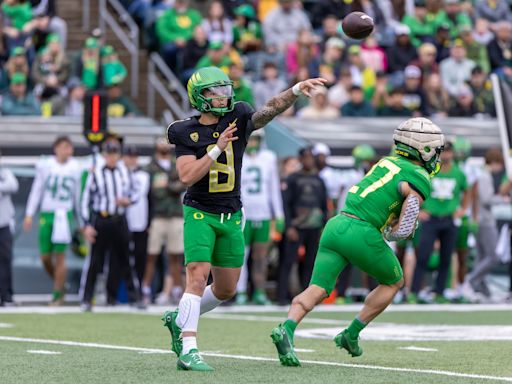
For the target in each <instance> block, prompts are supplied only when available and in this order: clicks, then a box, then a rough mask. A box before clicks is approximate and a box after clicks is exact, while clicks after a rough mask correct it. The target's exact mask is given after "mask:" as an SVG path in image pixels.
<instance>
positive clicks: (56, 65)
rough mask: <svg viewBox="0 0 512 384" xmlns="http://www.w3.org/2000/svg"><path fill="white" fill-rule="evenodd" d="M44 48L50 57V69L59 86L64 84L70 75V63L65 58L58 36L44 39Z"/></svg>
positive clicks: (50, 35)
mask: <svg viewBox="0 0 512 384" xmlns="http://www.w3.org/2000/svg"><path fill="white" fill-rule="evenodd" d="M46 48H47V49H48V52H49V54H50V56H51V63H52V66H53V68H52V69H53V72H54V73H55V75H56V76H57V78H58V79H59V84H66V82H67V81H68V80H69V77H70V75H71V62H70V61H69V59H68V57H67V56H66V52H65V51H64V46H63V45H62V43H61V40H60V37H59V35H57V34H55V33H51V34H49V35H48V37H47V38H46Z"/></svg>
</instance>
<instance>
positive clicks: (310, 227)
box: [277, 148, 328, 305]
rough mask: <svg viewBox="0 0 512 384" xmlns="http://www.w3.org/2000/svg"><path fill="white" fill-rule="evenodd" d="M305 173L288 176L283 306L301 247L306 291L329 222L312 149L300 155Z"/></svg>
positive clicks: (281, 282)
mask: <svg viewBox="0 0 512 384" xmlns="http://www.w3.org/2000/svg"><path fill="white" fill-rule="evenodd" d="M299 159H300V162H301V164H302V169H301V170H300V171H299V172H296V173H293V174H291V175H290V176H288V178H287V180H286V189H285V191H284V196H283V203H284V211H285V218H286V238H287V241H288V243H287V247H286V252H285V253H284V254H283V255H281V258H280V260H279V278H278V287H277V295H278V302H279V304H280V305H284V304H286V303H287V302H288V282H289V277H290V270H291V269H292V266H293V265H294V264H295V262H296V261H298V259H299V257H298V256H299V247H300V246H301V245H303V246H304V248H305V255H304V258H303V259H302V261H300V262H299V275H300V283H301V285H302V287H303V288H304V287H306V286H307V285H308V284H309V281H310V279H311V273H312V271H313V264H314V261H315V256H316V251H317V249H318V242H319V240H320V233H321V230H322V228H323V227H324V225H325V222H326V220H327V215H328V211H327V199H328V197H327V189H326V187H325V183H324V182H323V180H322V179H321V178H320V176H319V175H318V171H317V170H316V169H315V166H316V164H315V158H314V157H313V154H312V151H311V149H310V148H302V149H301V150H300V151H299Z"/></svg>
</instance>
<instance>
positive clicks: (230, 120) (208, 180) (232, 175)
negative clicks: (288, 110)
mask: <svg viewBox="0 0 512 384" xmlns="http://www.w3.org/2000/svg"><path fill="white" fill-rule="evenodd" d="M253 113H254V110H253V109H252V107H251V106H250V105H249V104H247V103H245V102H237V103H235V106H234V108H233V110H232V111H231V112H228V113H226V114H225V115H224V116H222V117H221V118H220V119H219V122H218V123H217V124H212V125H204V124H201V123H199V116H194V117H190V118H188V119H185V120H178V121H175V122H174V123H172V124H171V125H169V127H168V128H167V139H168V140H169V143H171V144H176V157H180V156H184V155H194V156H195V157H196V158H197V159H200V158H201V157H203V156H205V155H206V153H207V152H208V151H209V150H210V149H212V148H213V147H214V146H215V145H216V144H217V140H218V139H219V136H220V134H221V133H222V132H223V131H224V130H225V129H226V128H227V127H228V126H231V127H233V126H236V127H237V130H236V131H235V133H234V136H238V140H235V141H232V142H230V143H229V144H228V146H227V147H226V149H225V150H224V151H223V152H222V153H221V155H220V156H219V158H218V159H217V160H216V161H214V162H213V164H212V165H211V167H210V171H209V172H208V173H207V174H206V175H205V176H204V177H203V178H202V179H201V180H199V181H198V182H197V183H195V184H194V185H192V186H190V187H188V189H187V192H186V194H185V197H184V199H183V203H184V204H185V205H188V206H191V207H194V208H197V209H200V210H202V211H205V212H209V213H234V212H237V211H239V210H240V209H241V208H242V202H241V200H240V179H241V170H242V157H243V155H244V152H245V147H246V146H247V139H248V138H249V136H250V134H251V132H252V131H253V130H254V126H253V124H252V121H251V118H252V115H253Z"/></svg>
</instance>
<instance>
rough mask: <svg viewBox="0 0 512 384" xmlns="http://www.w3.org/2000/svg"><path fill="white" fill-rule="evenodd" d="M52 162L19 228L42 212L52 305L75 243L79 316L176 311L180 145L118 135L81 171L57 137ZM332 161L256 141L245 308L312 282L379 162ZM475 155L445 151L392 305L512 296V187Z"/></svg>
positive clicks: (7, 299) (246, 169) (4, 268)
mask: <svg viewBox="0 0 512 384" xmlns="http://www.w3.org/2000/svg"><path fill="white" fill-rule="evenodd" d="M54 153H55V156H54V157H51V158H44V159H42V160H41V161H40V163H38V166H37V168H36V177H35V179H34V182H33V185H32V190H31V193H30V196H29V201H28V202H27V207H26V212H25V220H24V223H23V226H24V229H25V230H26V231H30V230H32V226H35V225H33V222H34V223H36V221H34V220H35V218H36V217H39V222H38V225H37V227H38V230H39V247H40V252H41V260H42V263H43V265H44V267H45V270H46V271H47V272H48V274H49V275H50V277H51V278H52V279H53V280H54V292H53V300H52V305H60V304H62V302H63V300H64V293H65V289H66V285H65V281H66V272H65V271H66V268H65V252H66V248H67V247H68V245H71V249H72V250H73V252H74V253H75V254H77V255H80V256H81V257H85V262H84V266H83V272H82V279H81V289H80V298H81V300H82V306H83V309H84V310H90V309H91V308H92V304H93V303H94V302H96V303H100V302H101V299H100V298H99V295H100V296H101V295H103V300H105V302H106V303H107V304H109V305H115V304H116V303H118V302H119V301H123V300H124V301H126V300H127V301H128V302H130V303H132V304H134V305H138V306H140V307H141V308H144V307H146V306H147V305H148V304H150V303H153V302H156V303H157V304H176V303H177V302H178V301H179V299H180V297H181V295H182V293H183V284H184V281H183V276H184V267H183V213H182V196H183V192H184V191H185V189H186V187H185V186H184V185H183V184H182V183H181V182H180V181H179V177H178V175H177V172H176V164H175V161H176V158H175V155H174V149H173V147H172V146H170V145H169V144H167V142H166V141H165V140H163V139H160V140H159V141H158V142H157V143H156V146H155V152H154V155H153V156H152V158H151V161H150V162H149V164H147V163H146V164H147V165H145V166H142V165H141V161H140V158H139V152H138V150H137V148H136V147H134V146H132V145H126V144H124V143H123V139H122V137H119V136H118V135H114V134H110V135H109V136H108V138H107V140H106V142H105V143H104V144H103V147H102V152H101V154H98V155H97V156H96V157H94V158H93V159H88V160H86V161H85V160H84V159H82V160H81V161H80V163H81V166H78V165H77V162H76V159H75V158H73V143H72V142H71V141H70V140H69V138H67V137H59V138H58V139H57V140H56V141H55V145H54ZM330 155H331V154H330V149H329V147H328V146H327V145H325V144H322V143H317V144H315V145H314V146H312V147H304V148H302V149H301V150H300V151H299V153H298V154H297V156H293V157H288V158H285V159H281V161H278V160H277V157H276V156H275V154H273V153H272V152H271V151H269V150H267V149H266V148H265V145H264V140H263V138H262V136H261V134H260V135H252V136H251V138H250V139H249V143H248V146H247V151H246V155H245V159H244V163H243V168H242V201H243V204H244V207H245V212H246V213H245V215H246V218H247V220H248V221H247V224H246V226H245V230H244V233H245V239H246V264H245V266H244V268H243V272H242V275H241V278H240V282H239V284H238V287H237V291H238V293H237V296H236V299H235V302H236V304H247V303H249V302H252V303H255V304H269V303H271V302H275V303H278V304H280V305H286V304H288V303H289V301H290V299H291V297H293V294H294V293H296V292H298V291H299V290H301V289H304V288H306V287H307V285H308V284H309V280H310V278H311V273H312V268H313V264H314V261H315V257H316V251H317V248H318V243H319V239H320V235H321V232H322V229H323V227H324V225H325V223H326V222H327V220H328V219H329V218H330V217H332V216H334V215H336V214H337V213H338V212H340V211H342V210H343V207H344V201H345V198H346V196H347V194H348V193H350V188H351V186H353V185H354V184H356V183H358V182H359V181H360V180H361V179H362V178H363V177H364V175H365V174H366V173H367V172H369V171H370V170H371V168H372V166H373V165H374V164H375V163H376V162H377V161H378V160H379V158H380V156H378V155H377V154H376V152H375V150H374V149H373V148H372V147H371V146H369V145H365V144H361V145H358V146H357V147H355V148H354V149H353V152H352V157H353V166H352V167H351V168H345V169H338V168H333V167H331V166H329V165H328V161H329V158H330ZM470 156H471V144H470V143H469V141H468V140H466V139H464V138H455V139H454V140H452V141H450V142H449V143H448V144H447V145H446V148H445V151H444V152H443V153H442V155H441V162H442V166H441V170H440V172H439V173H438V174H437V175H436V176H435V177H434V178H433V180H432V194H431V197H430V198H429V199H427V201H426V202H425V204H424V205H423V207H422V210H421V213H420V217H419V227H418V229H417V230H416V232H415V234H414V237H413V238H412V239H411V240H410V241H403V242H400V243H396V244H395V243H392V244H391V246H392V247H393V249H395V250H396V255H397V257H398V259H399V260H400V262H401V264H402V266H403V270H404V272H405V281H406V286H405V287H404V289H403V290H402V291H400V293H399V294H398V295H397V297H396V302H398V303H400V302H409V303H431V302H436V303H447V302H454V303H455V302H456V303H467V302H496V301H503V300H509V301H510V300H512V296H511V295H509V296H508V298H506V297H505V296H506V294H505V292H502V293H501V295H500V294H499V292H498V294H497V293H496V291H495V290H494V291H493V288H492V286H493V285H495V284H492V283H493V282H494V283H495V281H494V280H495V276H496V275H494V274H493V276H494V277H493V279H489V276H490V275H489V274H490V273H491V272H493V273H495V272H500V271H501V275H502V276H503V275H507V274H510V278H507V279H510V286H509V291H510V292H512V268H510V272H508V271H507V270H508V267H505V266H506V265H507V264H509V263H510V241H511V238H510V231H509V223H510V221H511V220H512V217H509V216H507V212H510V206H511V196H512V193H511V192H512V182H511V181H510V180H508V178H507V176H506V172H505V167H504V161H503V156H502V152H501V150H500V149H498V148H491V149H489V150H488V151H487V152H486V154H485V164H481V163H478V162H475V161H474V159H471V158H470ZM17 189H18V184H17V182H16V179H15V178H14V176H13V175H12V173H11V172H10V171H9V170H8V169H7V168H5V167H4V168H0V238H1V242H0V243H1V244H2V247H0V276H1V277H2V278H1V279H0V280H1V281H2V284H1V285H2V286H1V287H0V302H1V303H3V304H4V305H8V304H10V303H12V281H11V273H10V270H11V263H12V242H13V239H12V235H11V230H10V226H11V224H12V218H13V216H14V212H13V207H12V203H11V202H10V196H11V195H12V194H14V193H16V192H17ZM66 214H67V216H66ZM66 217H67V219H66ZM59 220H60V223H61V224H57V223H58V222H59ZM62 220H64V221H62ZM62 222H64V223H66V225H64V226H62ZM57 227H59V229H58V230H57V229H56V228H57ZM97 282H99V283H97ZM375 284H376V282H375V281H373V279H372V278H371V277H369V276H367V275H364V274H362V273H361V272H360V271H357V270H356V269H355V268H354V270H352V269H350V268H349V269H346V270H345V271H343V273H342V275H341V276H340V278H339V282H338V284H337V287H336V290H335V291H334V292H333V294H332V295H331V296H330V297H329V298H328V299H326V302H327V303H334V302H336V303H347V302H352V301H354V300H360V299H362V298H364V296H365V295H366V294H367V293H368V292H369V291H370V290H371V289H372V288H373V287H374V286H375ZM500 284H501V285H503V282H501V283H500ZM505 285H507V283H505ZM96 286H99V287H100V288H98V287H96ZM121 286H122V287H124V288H123V289H121V290H120V287H121ZM95 287H96V288H95ZM98 292H100V293H98ZM119 292H124V296H123V294H122V293H119ZM94 297H96V301H94V300H93V298H94ZM123 297H124V299H123Z"/></svg>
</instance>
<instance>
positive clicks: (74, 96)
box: [53, 77, 85, 117]
mask: <svg viewBox="0 0 512 384" xmlns="http://www.w3.org/2000/svg"><path fill="white" fill-rule="evenodd" d="M67 88H68V94H67V97H66V98H64V99H62V100H59V101H58V102H57V103H54V105H53V114H54V115H60V116H76V117H81V116H83V113H84V96H85V87H84V86H83V84H82V83H81V81H80V79H78V78H77V77H74V78H71V79H70V80H69V81H68V84H67Z"/></svg>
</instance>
